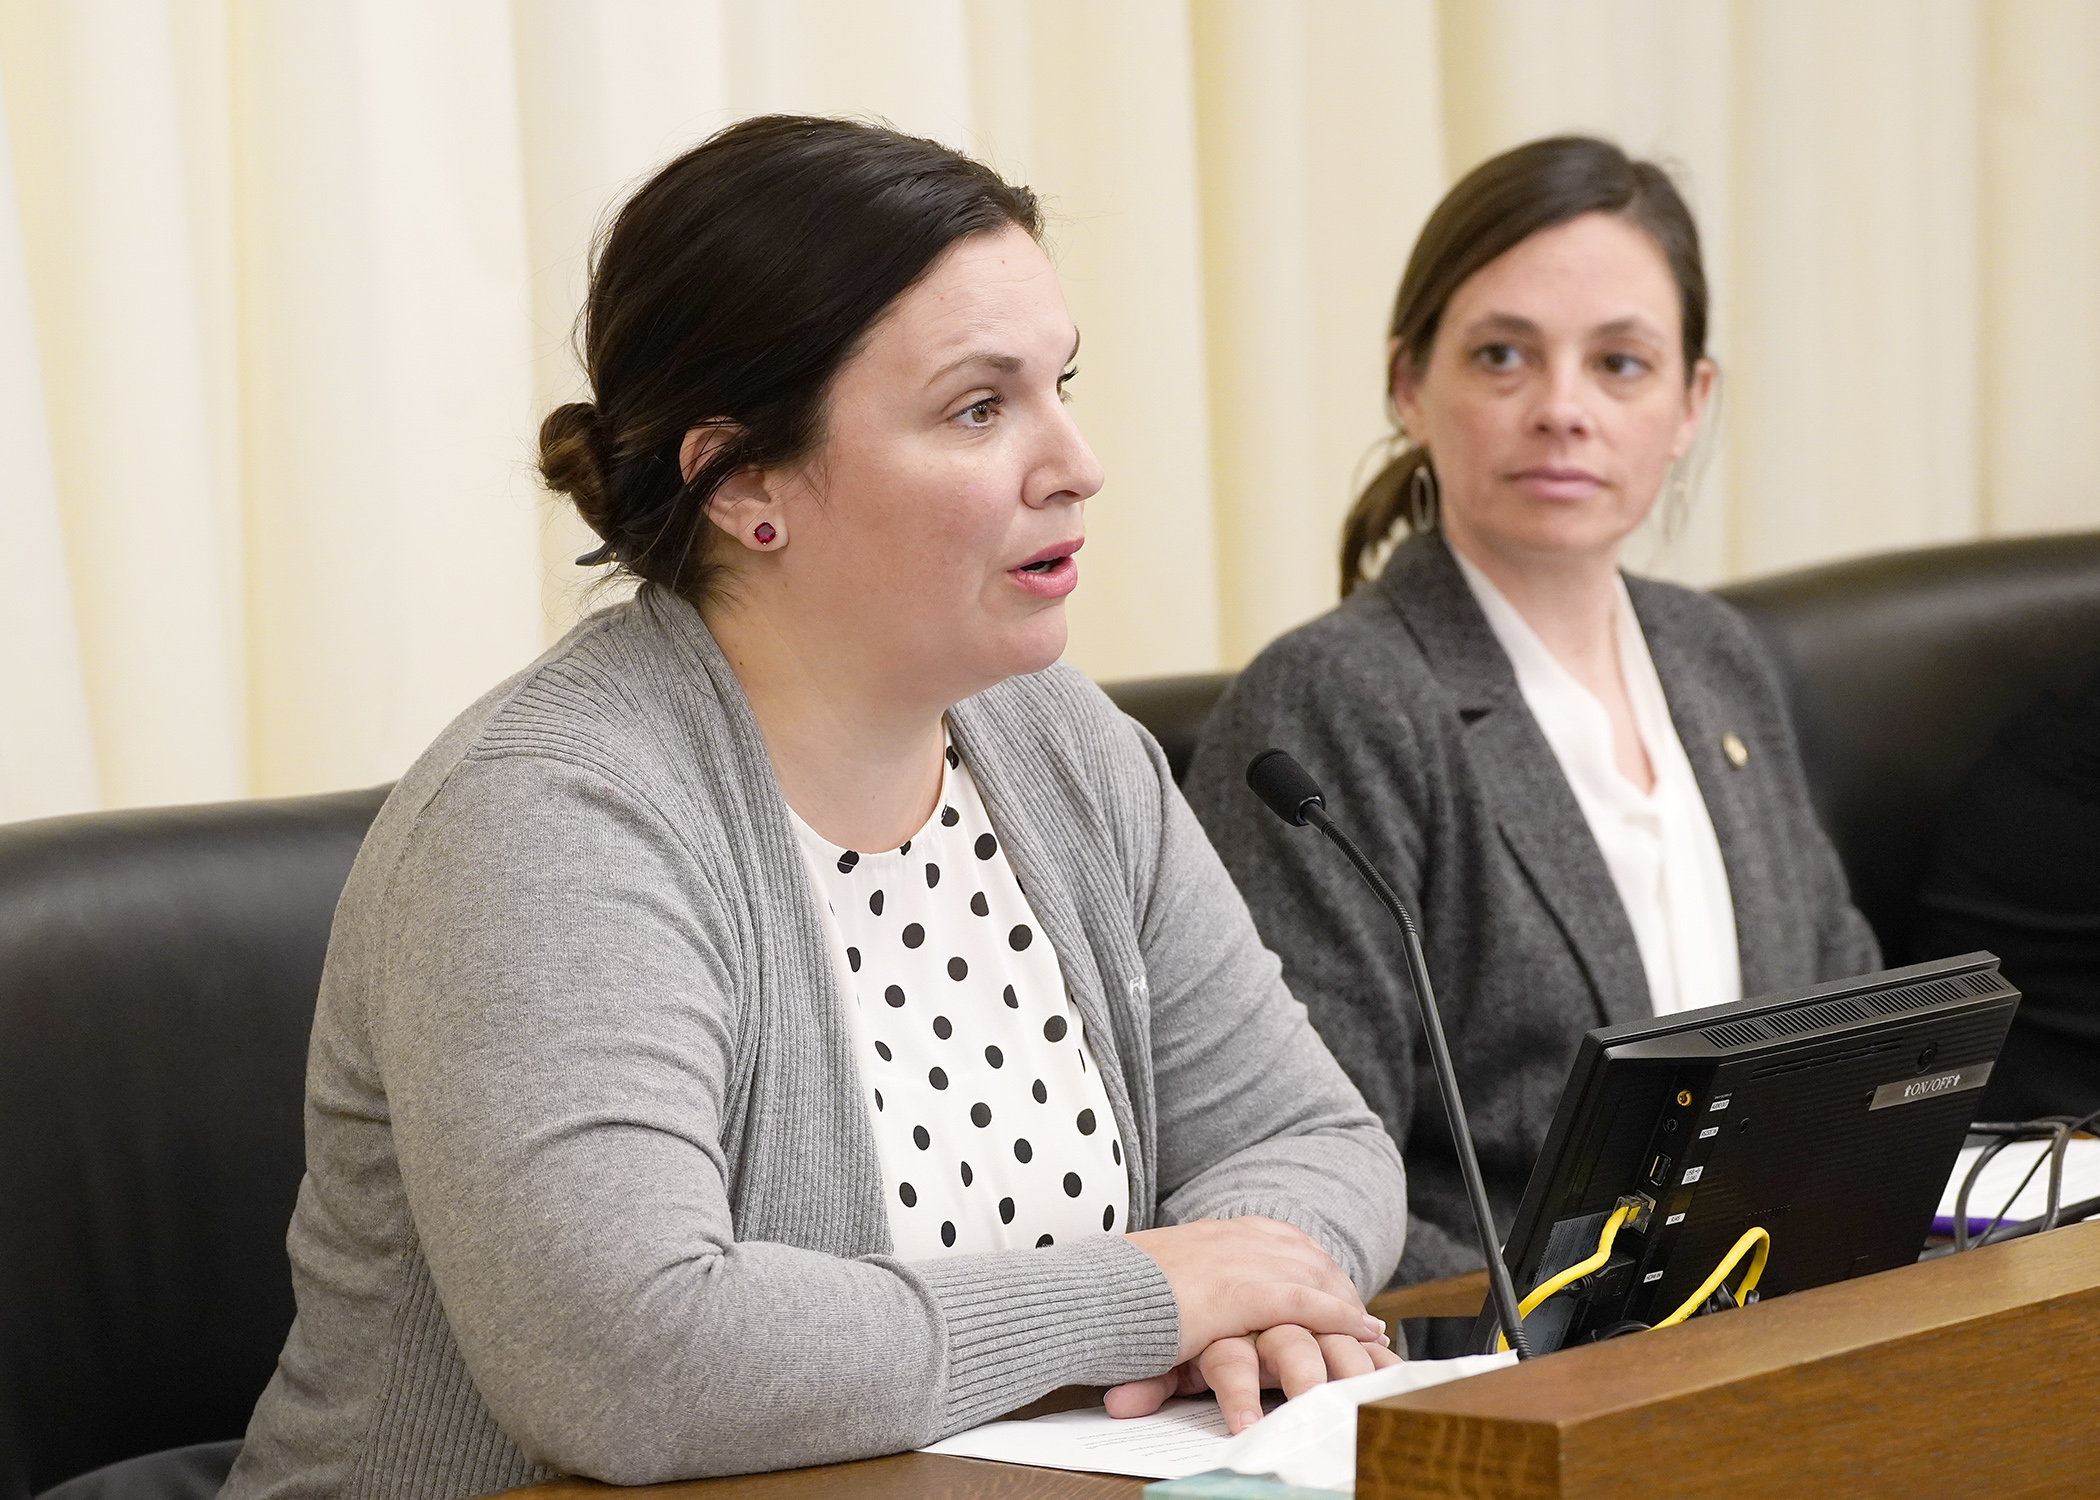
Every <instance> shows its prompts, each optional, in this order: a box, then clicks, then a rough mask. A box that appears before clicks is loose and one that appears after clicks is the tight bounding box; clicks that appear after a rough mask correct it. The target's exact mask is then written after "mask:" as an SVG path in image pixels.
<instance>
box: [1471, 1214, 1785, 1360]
mask: <svg viewBox="0 0 2100 1500" xmlns="http://www.w3.org/2000/svg"><path fill="white" fill-rule="evenodd" d="M1632 1212H1633V1205H1632V1204H1630V1203H1622V1204H1620V1205H1619V1206H1618V1208H1617V1209H1616V1210H1614V1211H1613V1213H1612V1216H1611V1217H1610V1218H1608V1219H1606V1220H1605V1221H1604V1232H1603V1233H1602V1234H1600V1235H1599V1236H1597V1253H1596V1254H1595V1255H1592V1256H1591V1257H1590V1258H1589V1259H1588V1260H1578V1261H1577V1262H1575V1264H1574V1265H1572V1266H1569V1267H1568V1268H1567V1269H1566V1270H1565V1271H1561V1272H1559V1273H1557V1274H1556V1275H1554V1276H1552V1277H1551V1278H1549V1279H1548V1280H1545V1281H1542V1282H1540V1283H1539V1284H1538V1285H1537V1286H1535V1287H1533V1288H1532V1289H1531V1295H1530V1296H1528V1297H1526V1298H1525V1299H1524V1300H1523V1301H1522V1302H1520V1303H1518V1304H1517V1318H1518V1320H1519V1321H1522V1320H1523V1319H1525V1318H1528V1317H1530V1316H1531V1315H1532V1313H1533V1312H1535V1311H1537V1309H1538V1307H1539V1305H1540V1304H1541V1303H1543V1302H1544V1301H1545V1300H1546V1299H1547V1298H1548V1297H1550V1296H1552V1295H1553V1294H1554V1293H1555V1292H1557V1291H1559V1290H1561V1289H1562V1288H1563V1287H1566V1286H1569V1285H1571V1284H1572V1283H1574V1282H1577V1281H1580V1280H1582V1278H1583V1277H1585V1276H1587V1275H1589V1274H1590V1272H1592V1271H1594V1270H1596V1269H1598V1268H1599V1267H1600V1266H1602V1265H1603V1264H1604V1263H1605V1262H1606V1261H1608V1260H1610V1259H1611V1242H1612V1241H1613V1240H1615V1239H1617V1238H1618V1237H1619V1226H1620V1225H1622V1224H1624V1223H1625V1222H1626V1216H1627V1215H1628V1214H1630V1213H1632ZM1757 1269H1758V1270H1763V1269H1764V1262H1763V1261H1761V1260H1760V1261H1759V1262H1758V1263H1757ZM1751 1279H1752V1280H1753V1281H1754V1280H1755V1279H1756V1273H1755V1272H1752V1273H1751ZM1508 1347H1509V1336H1508V1335H1507V1334H1501V1333H1498V1334H1496V1335H1495V1352H1496V1353H1497V1354H1500V1353H1501V1352H1502V1351H1503V1350H1505V1349H1507V1348H1508Z"/></svg>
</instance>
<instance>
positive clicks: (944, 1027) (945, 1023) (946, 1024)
mask: <svg viewBox="0 0 2100 1500" xmlns="http://www.w3.org/2000/svg"><path fill="white" fill-rule="evenodd" d="M933 1034H934V1035H935V1036H937V1037H939V1038H940V1039H941V1040H942V1041H944V1042H945V1041H947V1040H948V1038H949V1037H951V1036H954V1035H955V1027H954V1025H953V1024H952V1023H950V1021H949V1020H948V1018H947V1017H946V1016H935V1017H934V1018H933Z"/></svg>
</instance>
